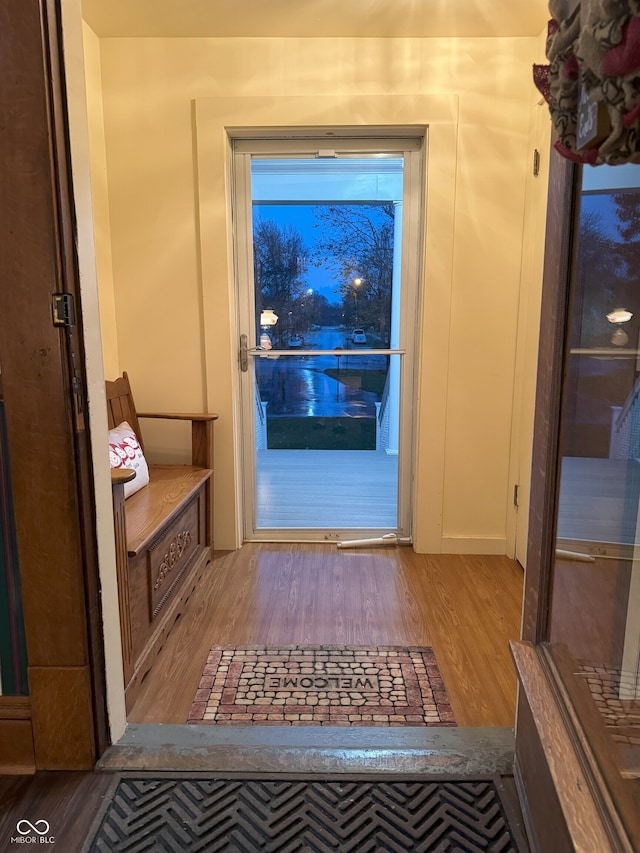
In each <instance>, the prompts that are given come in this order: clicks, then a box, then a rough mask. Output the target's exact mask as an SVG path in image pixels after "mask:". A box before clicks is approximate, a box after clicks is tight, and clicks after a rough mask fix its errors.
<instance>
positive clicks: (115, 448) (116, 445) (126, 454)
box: [109, 421, 149, 499]
mask: <svg viewBox="0 0 640 853" xmlns="http://www.w3.org/2000/svg"><path fill="white" fill-rule="evenodd" d="M109 461H110V463H111V467H112V468H131V469H132V470H133V471H135V472H136V476H135V478H134V479H133V480H130V481H129V482H128V483H125V484H124V496H125V499H126V498H129V497H131V495H133V494H135V493H136V492H139V491H140V489H143V488H144V487H145V486H146V485H147V483H148V482H149V467H148V465H147V460H146V459H145V458H144V453H143V452H142V448H141V447H140V442H139V441H138V439H137V437H136V434H135V432H134V431H133V430H132V429H131V427H130V426H129V424H128V423H127V422H126V421H123V422H122V423H121V424H118V426H117V427H115V429H111V430H109Z"/></svg>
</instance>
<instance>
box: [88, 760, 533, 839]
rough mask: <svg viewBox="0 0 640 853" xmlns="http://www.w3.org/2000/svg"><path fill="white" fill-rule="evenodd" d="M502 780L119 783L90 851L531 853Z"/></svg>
mask: <svg viewBox="0 0 640 853" xmlns="http://www.w3.org/2000/svg"><path fill="white" fill-rule="evenodd" d="M511 797H512V795H511V794H510V793H509V792H507V791H506V789H505V786H504V785H503V783H502V781H501V780H500V778H495V779H493V780H487V779H485V780H475V781H468V780H467V781H463V782H451V781H430V780H425V779H422V780H418V779H413V780H411V781H407V779H406V778H403V780H402V781H398V780H396V779H389V778H388V777H387V778H386V779H377V780H371V779H367V780H364V779H363V778H362V777H361V778H359V779H356V778H355V777H344V778H339V779H336V778H334V779H332V780H331V781H327V780H322V781H311V780H309V779H304V780H303V779H293V778H289V779H279V778H278V779H270V780H264V779H262V780H257V779H254V778H252V779H246V778H245V779H240V778H234V779H229V778H216V779H211V778H166V777H163V778H146V777H144V776H142V775H138V776H133V775H132V776H130V777H126V778H121V779H120V780H119V782H118V783H117V786H116V788H115V792H114V795H113V798H112V799H111V800H110V801H109V803H108V805H107V806H106V812H105V813H104V815H103V816H102V817H98V819H97V824H98V825H97V831H96V830H94V832H95V835H94V834H93V833H92V834H91V835H90V836H89V838H90V840H89V841H88V844H87V845H85V848H84V849H85V851H90V853H95V851H100V853H124V852H125V851H126V853H142V851H170V853H173V851H176V853H178V852H179V853H183V851H202V852H203V853H204V851H206V853H210V851H233V853H236V851H237V853H254V851H272V852H273V853H275V851H278V853H289V851H312V852H313V853H324V851H336V853H374V851H394V853H395V851H398V853H406V851H429V853H430V851H436V853H445V851H446V853H463V851H464V853H476V851H482V853H487V851H489V852H490V853H493V851H496V853H497V852H498V851H499V853H523V851H525V850H526V849H528V848H527V846H526V842H525V841H524V837H523V835H522V831H521V829H520V827H519V826H518V817H517V806H516V807H515V808H514V804H513V802H512V801H511Z"/></svg>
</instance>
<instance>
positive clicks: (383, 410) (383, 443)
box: [376, 371, 391, 450]
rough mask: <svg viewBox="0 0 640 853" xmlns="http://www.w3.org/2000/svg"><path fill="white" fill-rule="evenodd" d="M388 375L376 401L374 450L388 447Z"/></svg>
mask: <svg viewBox="0 0 640 853" xmlns="http://www.w3.org/2000/svg"><path fill="white" fill-rule="evenodd" d="M389 375H390V371H387V379H386V381H385V383H384V390H383V392H382V399H381V400H380V402H379V403H376V450H387V448H388V447H389V417H390V411H391V407H390V406H389Z"/></svg>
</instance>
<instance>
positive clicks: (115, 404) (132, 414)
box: [105, 373, 144, 453]
mask: <svg viewBox="0 0 640 853" xmlns="http://www.w3.org/2000/svg"><path fill="white" fill-rule="evenodd" d="M105 386H106V391H107V419H108V423H109V429H113V428H114V427H117V426H118V425H119V424H121V423H122V422H123V421H126V422H127V423H128V424H129V426H130V427H131V428H132V429H133V431H134V432H135V434H136V436H137V438H138V441H139V442H140V446H141V447H142V452H143V453H144V445H143V443H142V434H141V432H140V424H139V423H138V415H137V414H136V407H135V404H134V402H133V394H132V393H131V385H130V384H129V377H128V376H127V374H126V373H123V374H122V376H120V377H119V378H118V379H115V380H114V381H113V382H109V381H107V382H105Z"/></svg>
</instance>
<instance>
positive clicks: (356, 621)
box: [129, 543, 523, 726]
mask: <svg viewBox="0 0 640 853" xmlns="http://www.w3.org/2000/svg"><path fill="white" fill-rule="evenodd" d="M522 581H523V572H522V569H521V568H520V566H519V565H518V563H516V562H514V561H512V560H509V559H507V558H506V557H478V556H450V555H446V556H445V555H441V556H430V555H424V554H415V553H414V552H413V550H412V549H411V548H410V547H406V546H404V547H397V548H396V547H394V548H385V549H368V550H339V549H337V548H336V547H335V546H334V545H324V544H263V543H252V544H245V545H243V547H242V548H241V549H239V550H238V551H233V552H229V553H224V554H217V555H216V557H215V559H214V560H213V562H212V563H211V565H210V567H209V570H208V575H206V576H205V578H204V579H203V582H202V583H201V585H200V586H199V587H198V589H197V590H196V591H195V592H194V593H193V595H192V596H191V599H190V601H189V603H188V607H187V610H186V612H185V614H184V615H183V616H182V617H181V618H180V619H179V621H178V623H177V624H176V626H175V627H174V628H173V630H172V632H171V634H170V636H169V638H168V640H167V641H166V643H165V647H164V648H163V650H162V653H161V654H160V656H159V658H158V660H157V661H156V663H155V665H154V667H153V669H152V670H151V672H150V673H149V674H148V676H147V677H146V679H145V681H144V683H143V686H142V689H141V692H140V696H139V698H138V700H137V702H136V704H135V705H134V707H133V708H132V710H131V712H130V714H129V722H146V723H184V722H186V719H187V716H188V714H189V709H190V707H191V702H192V700H193V696H194V694H195V691H196V688H197V686H198V682H199V679H200V676H201V674H202V670H203V668H204V664H205V661H206V658H207V654H208V651H209V648H210V647H211V646H212V645H213V644H216V643H229V644H236V645H245V644H250V643H265V644H269V645H278V644H294V643H307V644H328V643H335V644H351V645H374V644H385V645H424V646H432V647H433V649H434V651H435V654H436V658H437V660H438V664H439V666H440V670H441V672H442V675H443V677H444V681H445V684H446V687H447V690H448V692H449V697H450V700H451V704H452V707H453V711H454V714H455V717H456V722H457V724H458V725H459V726H512V725H513V724H514V720H515V698H516V678H515V673H514V669H513V665H512V663H511V658H510V655H509V650H508V641H509V640H510V639H517V638H518V636H519V629H520V611H521V600H522Z"/></svg>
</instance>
